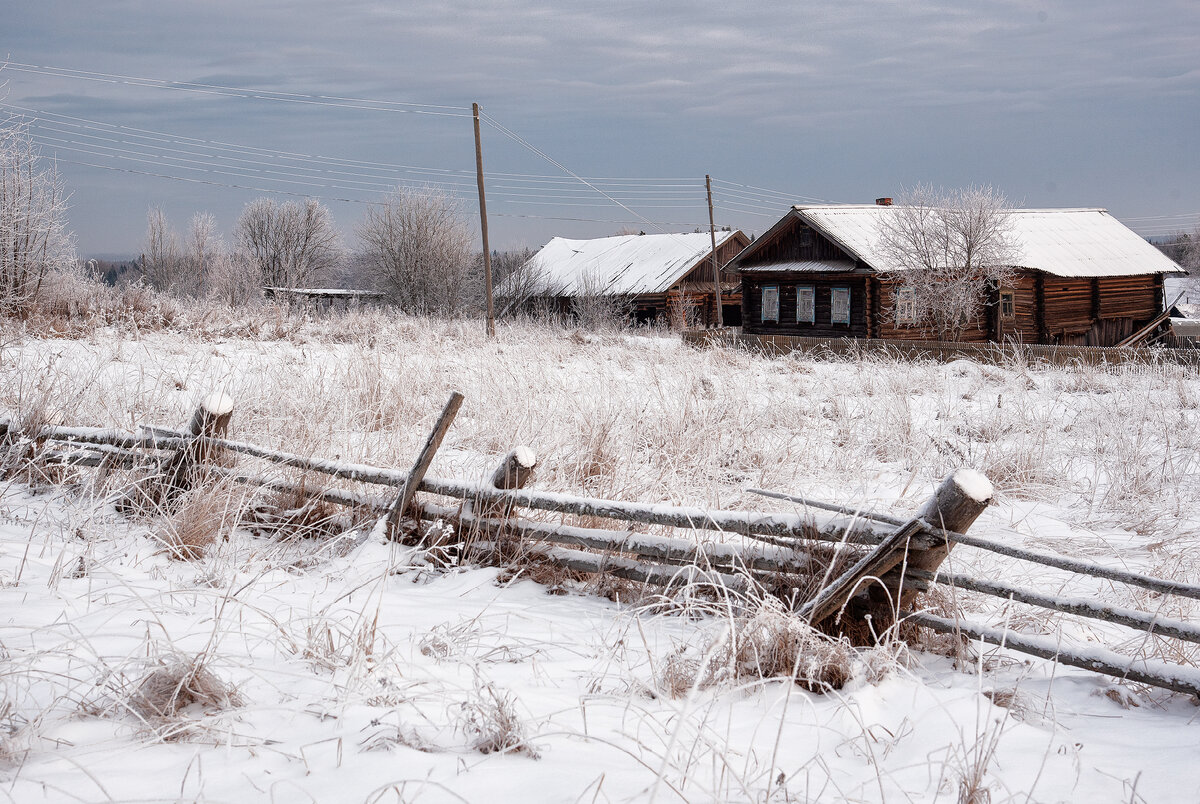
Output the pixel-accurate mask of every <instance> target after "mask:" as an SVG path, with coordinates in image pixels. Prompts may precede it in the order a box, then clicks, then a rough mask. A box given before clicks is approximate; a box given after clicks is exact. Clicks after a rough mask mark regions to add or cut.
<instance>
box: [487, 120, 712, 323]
mask: <svg viewBox="0 0 1200 804" xmlns="http://www.w3.org/2000/svg"><path fill="white" fill-rule="evenodd" d="M471 113H472V115H473V116H474V118H475V177H476V179H477V180H478V182H479V230H480V232H482V233H483V281H484V284H486V285H487V334H488V337H489V338H494V337H496V312H495V308H494V307H493V306H492V251H491V249H490V248H489V247H488V231H487V200H486V199H485V198H484V195H483V146H482V145H481V144H480V142H479V104H478V103H472V104H471ZM711 209H712V206H711V202H710V205H709V210H710V214H711Z"/></svg>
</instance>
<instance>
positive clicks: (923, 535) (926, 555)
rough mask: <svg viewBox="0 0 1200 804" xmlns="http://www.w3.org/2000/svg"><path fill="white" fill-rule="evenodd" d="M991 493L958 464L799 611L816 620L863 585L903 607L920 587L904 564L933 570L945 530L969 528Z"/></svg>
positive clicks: (946, 548)
mask: <svg viewBox="0 0 1200 804" xmlns="http://www.w3.org/2000/svg"><path fill="white" fill-rule="evenodd" d="M993 493H994V490H993V488H992V484H991V481H989V480H988V479H987V478H986V477H985V476H984V475H983V474H981V473H980V472H977V471H975V470H974V469H959V470H958V471H957V472H955V473H954V474H952V475H950V476H949V477H947V478H946V479H945V480H943V481H942V482H941V484H940V485H939V486H938V487H937V490H936V491H935V492H934V493H933V496H932V497H931V498H930V499H929V501H928V502H927V503H925V505H924V506H923V507H922V508H921V510H920V511H919V512H918V513H917V515H916V516H915V517H913V518H912V519H910V520H909V521H908V522H905V523H904V524H903V525H900V526H899V527H898V528H896V530H894V531H893V532H892V533H891V534H890V535H889V536H888V537H887V538H886V539H884V540H883V542H882V543H880V544H879V545H878V546H877V547H875V548H874V549H873V550H871V552H869V553H868V554H867V555H866V556H864V557H863V558H862V559H860V560H859V561H858V562H856V563H855V564H854V566H852V567H850V569H848V570H846V571H845V572H844V573H842V574H841V575H840V576H838V578H837V579H836V580H834V581H833V583H831V584H830V585H829V586H827V587H825V588H824V589H822V590H821V592H820V593H819V594H818V595H817V596H816V597H815V598H813V599H812V600H811V601H809V602H808V603H806V604H804V606H803V607H801V609H800V615H801V616H802V617H805V618H806V619H807V620H808V621H809V622H811V623H812V624H813V625H818V624H820V623H821V622H822V621H824V620H826V619H828V618H829V617H830V616H832V615H834V614H837V613H838V612H840V611H842V610H843V609H844V608H845V607H846V606H847V604H848V603H849V602H850V600H851V598H853V597H855V596H856V595H858V594H859V593H860V592H868V591H869V592H870V593H871V596H872V598H874V600H875V602H876V603H881V602H886V604H887V607H888V609H889V610H892V611H896V610H899V608H901V607H907V606H908V605H909V604H911V602H912V599H913V598H914V597H916V595H917V593H918V592H920V591H921V589H920V588H918V587H917V586H916V585H913V584H906V583H905V581H904V572H905V570H910V569H919V570H924V571H926V572H931V573H932V572H937V569H938V567H940V566H941V564H942V561H944V560H945V558H946V556H947V555H948V554H949V553H950V548H951V547H952V546H953V543H952V542H951V541H950V540H949V539H947V538H946V536H945V534H946V533H948V532H949V533H962V532H963V531H965V530H966V529H967V528H969V527H970V526H971V523H972V522H974V521H975V519H976V518H977V517H978V516H979V515H980V514H981V513H983V510H984V509H985V508H987V506H988V503H990V502H991V501H992V495H993ZM893 570H895V571H893ZM877 584H882V585H883V590H886V593H885V594H880V593H879V592H880V591H883V590H879V587H878V586H877ZM877 590H879V591H877Z"/></svg>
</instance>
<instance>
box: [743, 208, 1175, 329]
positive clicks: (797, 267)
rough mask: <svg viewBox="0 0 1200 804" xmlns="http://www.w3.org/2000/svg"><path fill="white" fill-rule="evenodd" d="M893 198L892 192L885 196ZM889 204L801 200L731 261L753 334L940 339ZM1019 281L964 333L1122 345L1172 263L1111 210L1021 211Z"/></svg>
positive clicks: (1158, 305)
mask: <svg viewBox="0 0 1200 804" xmlns="http://www.w3.org/2000/svg"><path fill="white" fill-rule="evenodd" d="M882 200H883V201H890V199H882ZM891 209H892V208H891V207H889V206H887V205H884V204H878V203H877V204H873V205H871V204H863V205H853V204H846V205H826V206H795V207H792V208H791V209H790V210H789V211H788V212H787V214H786V215H784V216H783V218H781V219H780V220H779V222H778V223H776V224H775V225H774V226H772V227H771V229H769V230H768V231H767V232H766V233H765V234H764V235H762V236H761V237H759V238H758V239H757V240H755V241H754V242H753V243H752V244H750V245H749V246H748V247H746V248H745V249H744V250H743V251H742V252H741V253H740V254H738V256H737V257H736V258H735V259H734V260H733V262H732V263H731V264H730V265H729V272H730V273H731V275H736V276H739V277H740V278H741V280H742V327H743V331H744V332H746V333H749V334H782V335H808V336H815V337H853V338H883V339H899V340H936V339H937V335H936V334H935V333H934V332H933V331H931V330H930V329H929V328H928V327H927V326H923V325H921V324H919V323H916V322H915V321H912V320H910V319H907V318H906V312H907V308H906V305H905V299H904V297H903V295H902V294H903V293H904V291H903V282H902V281H901V277H900V273H901V271H902V269H901V268H899V267H898V266H896V265H893V264H891V263H890V262H889V260H888V259H887V257H886V256H885V255H884V251H883V250H882V249H881V248H880V228H879V227H880V222H881V220H882V218H883V216H884V215H888V214H889V210H891ZM1009 214H1010V222H1011V233H1010V234H1011V237H1012V240H1013V242H1014V246H1015V259H1014V263H1015V265H1014V266H1013V267H1014V269H1015V270H1014V271H1012V272H1011V275H1012V278H1011V280H1010V281H1009V282H1008V283H1007V284H1005V285H1003V286H1001V287H995V288H993V289H992V290H991V292H990V294H989V296H990V297H989V299H988V303H987V304H986V305H984V308H983V312H982V314H981V315H979V316H978V320H976V321H975V322H974V324H973V326H970V327H968V328H967V329H966V331H964V333H963V334H962V336H961V338H960V339H961V340H963V341H988V340H993V341H1006V340H1010V339H1014V340H1019V341H1021V342H1024V343H1040V344H1065V345H1078V346H1113V345H1116V344H1118V343H1120V342H1121V341H1122V340H1124V339H1126V338H1128V337H1129V336H1130V335H1132V334H1134V333H1136V332H1138V331H1139V330H1140V329H1141V328H1143V327H1145V326H1146V325H1147V324H1148V323H1151V322H1153V321H1154V320H1155V319H1156V318H1158V317H1159V316H1160V315H1162V311H1163V304H1164V299H1163V277H1164V276H1166V275H1168V274H1174V273H1178V272H1180V270H1181V269H1180V268H1179V266H1178V265H1176V264H1175V263H1174V262H1173V261H1172V260H1170V259H1169V258H1168V257H1166V256H1165V255H1163V254H1162V252H1160V251H1159V250H1158V249H1156V248H1155V247H1154V246H1152V245H1150V244H1149V243H1147V242H1146V241H1145V240H1144V239H1142V238H1141V237H1140V236H1139V235H1138V234H1136V233H1135V232H1133V231H1132V230H1130V229H1129V228H1127V227H1126V226H1125V225H1124V224H1122V223H1121V222H1120V221H1118V220H1117V219H1116V218H1114V217H1113V216H1112V215H1110V214H1109V213H1108V212H1107V211H1106V210H1103V209H1014V210H1010V212H1009Z"/></svg>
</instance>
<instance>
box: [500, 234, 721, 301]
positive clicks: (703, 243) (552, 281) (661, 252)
mask: <svg viewBox="0 0 1200 804" xmlns="http://www.w3.org/2000/svg"><path fill="white" fill-rule="evenodd" d="M736 234H738V233H737V232H717V233H716V237H717V247H718V248H720V247H721V245H722V244H723V243H724V242H725V241H726V240H728V239H729V238H731V237H734V236H735V235H736ZM711 253H712V237H711V236H710V234H709V233H708V232H703V233H694V232H693V233H682V234H674V233H671V234H644V235H619V236H616V237H601V238H596V239H594V240H568V239H566V238H563V237H556V238H554V239H552V240H551V241H550V242H549V243H547V244H546V245H545V246H543V247H542V249H541V251H539V252H538V253H537V254H536V255H534V257H533V259H532V260H531V262H532V263H534V264H536V265H537V266H538V268H539V270H540V271H541V272H542V280H543V281H544V283H545V285H546V287H548V288H551V289H553V294H552V295H555V296H575V295H579V294H581V293H597V292H599V293H605V294H614V295H626V294H628V295H636V294H641V293H666V292H667V290H668V289H670V287H671V286H672V285H673V284H675V283H676V282H678V281H679V280H680V279H682V278H683V277H684V275H686V274H687V272H688V271H690V270H691V269H692V268H695V267H696V265H697V263H699V262H700V261H701V260H702V259H704V258H705V257H706V256H708V255H709V254H711ZM497 292H499V293H503V292H504V286H503V284H502V285H501V286H500V287H499V288H498V291H497Z"/></svg>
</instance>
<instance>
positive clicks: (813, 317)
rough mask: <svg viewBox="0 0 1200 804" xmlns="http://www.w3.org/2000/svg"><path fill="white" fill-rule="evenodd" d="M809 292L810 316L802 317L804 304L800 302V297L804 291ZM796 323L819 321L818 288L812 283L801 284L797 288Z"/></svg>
mask: <svg viewBox="0 0 1200 804" xmlns="http://www.w3.org/2000/svg"><path fill="white" fill-rule="evenodd" d="M806 292H807V293H808V300H809V305H810V306H809V309H808V318H802V317H801V315H800V314H801V311H803V309H804V306H803V305H802V304H800V298H801V296H802V295H803V294H804V293H806ZM796 323H797V324H815V323H817V289H816V288H815V287H814V286H812V285H800V286H799V287H798V288H796Z"/></svg>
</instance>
